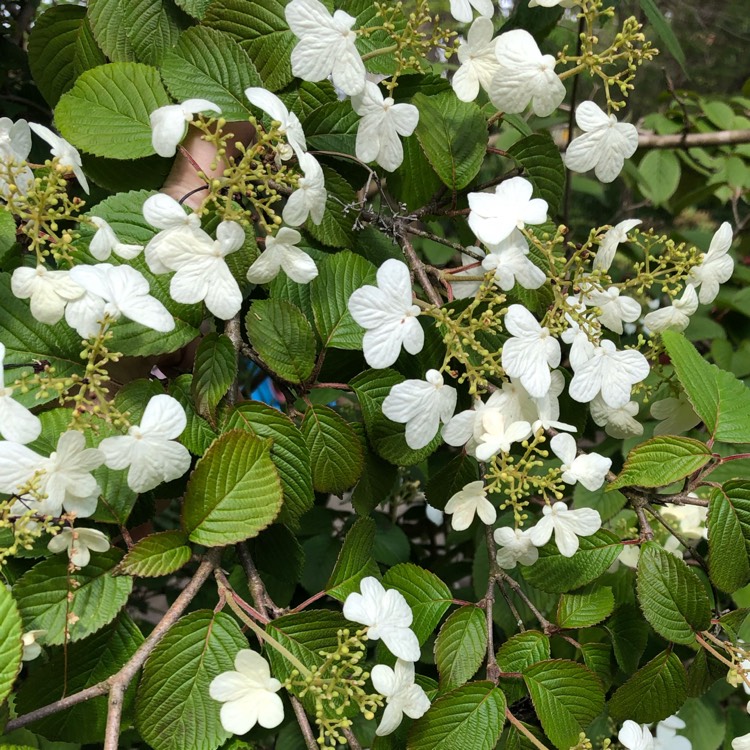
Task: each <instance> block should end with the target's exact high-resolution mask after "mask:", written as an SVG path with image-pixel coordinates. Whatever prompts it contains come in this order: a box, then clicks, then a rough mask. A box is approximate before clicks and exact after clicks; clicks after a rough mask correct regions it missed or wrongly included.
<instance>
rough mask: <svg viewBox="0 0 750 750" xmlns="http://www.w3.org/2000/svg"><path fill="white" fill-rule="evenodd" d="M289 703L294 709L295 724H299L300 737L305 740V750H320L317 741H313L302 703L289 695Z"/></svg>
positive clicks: (313, 736) (313, 737)
mask: <svg viewBox="0 0 750 750" xmlns="http://www.w3.org/2000/svg"><path fill="white" fill-rule="evenodd" d="M289 701H290V702H291V704H292V708H293V709H294V715H295V716H296V717H297V724H299V728H300V731H301V732H302V736H303V737H304V738H305V744H306V745H307V750H320V745H318V741H317V740H316V739H315V735H314V734H313V730H312V727H311V726H310V720H309V719H308V718H307V714H306V713H305V709H304V707H303V706H302V703H300V700H299V698H297V696H295V695H292V694H291V693H290V694H289Z"/></svg>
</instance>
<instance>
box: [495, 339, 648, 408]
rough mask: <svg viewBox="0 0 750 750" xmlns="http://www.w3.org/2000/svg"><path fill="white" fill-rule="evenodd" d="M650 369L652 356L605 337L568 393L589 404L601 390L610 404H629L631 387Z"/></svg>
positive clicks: (580, 369)
mask: <svg viewBox="0 0 750 750" xmlns="http://www.w3.org/2000/svg"><path fill="white" fill-rule="evenodd" d="M506 346H507V344H506ZM649 370H650V368H649V364H648V360H647V359H646V358H645V357H644V356H643V355H642V354H641V353H640V352H637V351H635V350H634V349H625V350H624V351H619V352H618V351H617V349H616V348H615V345H614V344H613V343H612V342H611V341H608V340H604V341H602V342H601V344H600V345H599V346H598V347H596V349H595V350H594V355H593V357H592V358H591V359H589V360H588V361H587V362H584V363H583V364H581V365H580V366H579V367H578V369H577V370H576V372H575V374H574V375H573V379H572V380H571V381H570V387H569V388H568V393H569V394H570V397H571V398H572V399H573V400H574V401H578V402H579V403H582V404H586V403H588V402H589V401H591V400H593V398H594V396H596V395H597V394H598V393H599V392H600V391H601V394H602V398H603V399H604V402H605V403H606V404H607V405H608V406H612V407H618V406H625V404H627V403H628V401H630V389H631V388H632V386H634V385H635V384H636V383H640V382H641V380H645V379H646V378H647V377H648V373H649Z"/></svg>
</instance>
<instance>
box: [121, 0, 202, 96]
mask: <svg viewBox="0 0 750 750" xmlns="http://www.w3.org/2000/svg"><path fill="white" fill-rule="evenodd" d="M121 7H122V10H123V20H124V23H125V28H126V30H127V35H128V39H129V40H130V44H131V45H132V46H133V51H134V52H135V55H136V57H137V58H138V60H139V62H144V63H147V64H148V65H160V64H161V62H162V60H163V59H164V56H165V55H166V54H167V52H168V51H169V50H170V49H171V48H172V47H174V45H175V44H176V43H177V39H178V38H179V36H180V33H181V32H182V30H183V29H184V28H186V27H187V26H188V22H189V20H190V19H189V18H188V17H187V16H186V15H185V14H184V13H183V12H182V11H181V10H179V9H178V8H177V6H176V5H174V4H173V3H172V0H128V2H126V3H124V4H123V5H122V6H121ZM193 96H197V94H193Z"/></svg>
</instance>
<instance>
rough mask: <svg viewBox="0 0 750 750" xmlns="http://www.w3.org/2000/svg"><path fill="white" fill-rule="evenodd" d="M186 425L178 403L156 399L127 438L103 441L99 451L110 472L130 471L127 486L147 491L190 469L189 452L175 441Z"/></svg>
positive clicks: (121, 437)
mask: <svg viewBox="0 0 750 750" xmlns="http://www.w3.org/2000/svg"><path fill="white" fill-rule="evenodd" d="M186 426H187V417H186V416H185V410H184V409H183V408H182V406H180V403H179V401H177V400H176V399H174V398H172V397H171V396H167V395H166V394H160V395H158V396H153V397H152V398H151V399H150V400H149V402H148V404H146V409H145V410H144V412H143V417H142V418H141V423H140V424H139V425H131V427H130V429H129V430H128V434H127V435H116V436H115V437H108V438H104V440H102V442H101V443H99V450H100V451H102V453H103V454H104V457H105V459H106V464H107V466H108V467H109V468H110V469H128V467H129V471H128V487H130V489H131V490H134V491H135V492H148V490H152V489H153V488H154V487H156V486H157V485H159V484H161V483H162V482H170V481H171V480H173V479H177V477H181V476H182V475H183V474H184V473H185V472H186V471H187V470H188V469H189V468H190V452H189V451H188V449H187V448H185V446H184V445H181V444H180V443H178V442H175V441H176V439H177V438H178V437H179V436H180V435H181V434H182V432H183V430H184V429H185V427H186Z"/></svg>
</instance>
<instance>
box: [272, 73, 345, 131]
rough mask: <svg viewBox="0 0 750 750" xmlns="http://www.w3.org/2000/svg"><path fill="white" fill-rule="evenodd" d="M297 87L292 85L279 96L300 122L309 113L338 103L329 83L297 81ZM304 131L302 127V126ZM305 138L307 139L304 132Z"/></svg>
mask: <svg viewBox="0 0 750 750" xmlns="http://www.w3.org/2000/svg"><path fill="white" fill-rule="evenodd" d="M298 83H299V85H292V86H290V87H289V88H287V89H286V90H284V91H283V92H281V94H280V95H279V98H280V99H281V100H282V101H283V102H284V104H286V107H287V109H288V110H289V111H290V112H294V113H295V114H296V115H297V117H299V118H300V120H304V119H305V118H306V117H307V116H308V115H309V114H310V113H311V112H313V111H314V110H316V109H318V107H322V106H323V105H324V104H331V103H333V102H337V101H338V97H337V96H336V89H334V87H333V84H332V83H331V82H330V81H318V82H317V83H313V82H311V81H298ZM303 130H304V125H303ZM305 137H308V134H307V132H305Z"/></svg>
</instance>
